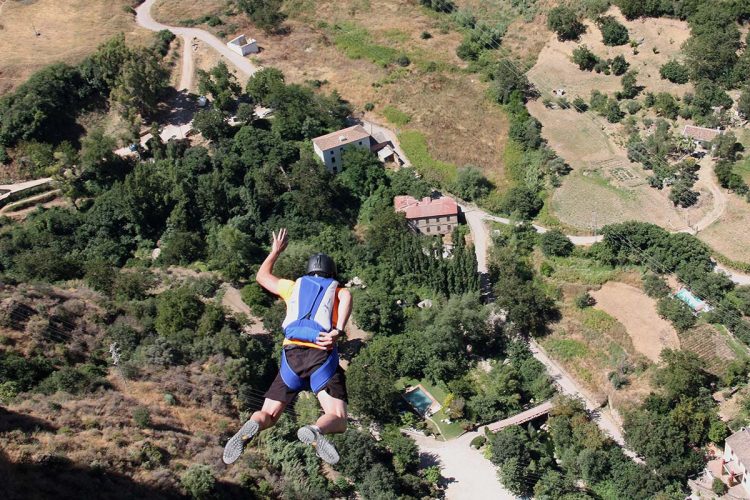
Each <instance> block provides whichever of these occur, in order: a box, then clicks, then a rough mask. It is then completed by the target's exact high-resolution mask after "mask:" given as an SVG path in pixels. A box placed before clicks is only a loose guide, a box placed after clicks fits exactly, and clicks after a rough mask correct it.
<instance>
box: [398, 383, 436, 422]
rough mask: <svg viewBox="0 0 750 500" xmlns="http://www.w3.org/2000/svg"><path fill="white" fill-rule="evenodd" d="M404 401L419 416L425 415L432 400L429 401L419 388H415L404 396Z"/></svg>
mask: <svg viewBox="0 0 750 500" xmlns="http://www.w3.org/2000/svg"><path fill="white" fill-rule="evenodd" d="M404 399H406V400H407V401H408V402H409V404H411V405H412V406H413V407H414V409H415V410H417V413H419V414H420V415H424V414H425V413H427V410H429V409H430V406H432V399H430V397H429V396H428V395H427V394H425V393H424V391H423V390H422V389H420V388H416V389H414V390H413V391H411V392H407V393H406V394H404Z"/></svg>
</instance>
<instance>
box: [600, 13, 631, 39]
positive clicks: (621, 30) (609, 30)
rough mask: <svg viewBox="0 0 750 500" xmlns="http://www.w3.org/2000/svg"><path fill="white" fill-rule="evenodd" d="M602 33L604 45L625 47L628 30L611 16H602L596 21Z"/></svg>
mask: <svg viewBox="0 0 750 500" xmlns="http://www.w3.org/2000/svg"><path fill="white" fill-rule="evenodd" d="M596 25H597V26H598V27H599V30H601V32H602V40H603V42H604V45H625V44H626V43H628V40H629V36H628V29H627V28H626V27H625V26H624V25H622V24H620V23H619V22H618V21H617V19H615V18H614V17H612V16H602V17H600V18H598V19H597V20H596Z"/></svg>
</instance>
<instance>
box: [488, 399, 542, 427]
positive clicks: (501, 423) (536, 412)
mask: <svg viewBox="0 0 750 500" xmlns="http://www.w3.org/2000/svg"><path fill="white" fill-rule="evenodd" d="M551 409H552V401H551V400H549V399H548V400H547V401H545V402H543V403H541V404H538V405H536V406H535V407H533V408H529V409H528V410H526V411H522V412H521V413H517V414H515V415H513V416H512V417H508V418H506V419H503V420H498V421H497V422H493V423H491V424H488V425H486V426H484V427H483V428H480V429H479V430H480V432H484V429H485V428H486V429H488V430H490V431H492V432H497V431H501V430H503V429H505V428H506V427H510V426H513V425H521V424H524V423H526V422H529V421H530V420H534V419H535V418H537V417H541V416H542V415H546V414H547V413H549V412H550V410H551Z"/></svg>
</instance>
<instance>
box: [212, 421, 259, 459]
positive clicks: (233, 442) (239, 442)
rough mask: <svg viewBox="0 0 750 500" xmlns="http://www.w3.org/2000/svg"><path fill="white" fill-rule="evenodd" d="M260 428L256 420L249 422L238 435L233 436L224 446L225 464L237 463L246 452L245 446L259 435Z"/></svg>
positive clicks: (223, 457) (223, 456)
mask: <svg viewBox="0 0 750 500" xmlns="http://www.w3.org/2000/svg"><path fill="white" fill-rule="evenodd" d="M258 429H260V426H259V425H258V422H256V421H255V420H248V421H247V422H245V424H244V425H243V426H242V428H240V430H239V431H237V434H235V435H234V436H232V437H231V438H230V439H229V441H227V444H226V445H225V446H224V454H223V455H222V457H221V459H222V460H223V461H224V463H225V464H227V465H230V464H233V463H234V462H236V461H237V459H238V458H240V456H242V452H243V451H244V450H245V444H247V442H248V441H250V440H251V439H252V438H253V436H255V435H256V434H257V433H258Z"/></svg>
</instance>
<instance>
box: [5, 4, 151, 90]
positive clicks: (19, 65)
mask: <svg viewBox="0 0 750 500" xmlns="http://www.w3.org/2000/svg"><path fill="white" fill-rule="evenodd" d="M0 4H2V7H1V8H0V9H2V10H1V11H0V94H3V93H5V92H7V91H9V90H12V89H13V88H14V87H16V86H17V85H19V84H21V83H23V82H24V81H26V79H27V78H28V77H29V75H31V73H33V72H34V71H36V70H38V69H40V68H42V67H44V66H46V65H48V64H51V63H54V62H67V63H71V64H75V63H77V62H79V61H80V60H81V59H83V58H84V57H86V56H87V55H88V54H90V53H92V52H93V51H94V50H95V49H96V47H97V46H98V45H99V44H101V43H102V42H104V41H106V40H107V39H109V38H110V37H112V36H113V35H116V34H117V33H120V32H124V33H125V35H126V37H127V39H128V42H134V41H135V42H138V41H141V40H148V39H150V38H151V36H152V35H151V34H150V33H149V32H148V31H146V30H142V29H140V28H137V27H136V24H135V21H134V17H133V15H132V14H129V13H127V12H125V10H124V7H125V6H126V5H131V4H132V2H130V1H123V0H115V1H111V0H65V1H56V0H20V1H19V0H9V1H5V2H0Z"/></svg>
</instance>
